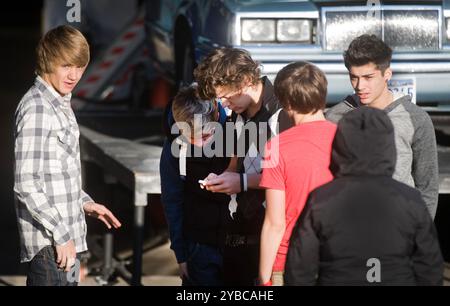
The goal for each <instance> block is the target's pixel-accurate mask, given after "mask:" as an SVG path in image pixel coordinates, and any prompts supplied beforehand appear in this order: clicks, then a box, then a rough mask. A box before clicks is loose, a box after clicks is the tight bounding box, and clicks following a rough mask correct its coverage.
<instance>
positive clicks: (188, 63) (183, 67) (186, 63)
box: [176, 43, 194, 89]
mask: <svg viewBox="0 0 450 306" xmlns="http://www.w3.org/2000/svg"><path fill="white" fill-rule="evenodd" d="M179 52H180V53H179V54H181V55H180V56H179V59H180V60H179V62H178V63H177V75H176V78H177V79H176V84H177V88H178V89H179V88H181V87H183V86H188V85H190V84H191V83H192V82H193V80H194V52H193V48H192V46H191V45H190V44H187V43H186V44H184V45H183V47H182V50H179Z"/></svg>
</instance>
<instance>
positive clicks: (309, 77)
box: [274, 62, 328, 114]
mask: <svg viewBox="0 0 450 306" xmlns="http://www.w3.org/2000/svg"><path fill="white" fill-rule="evenodd" d="M327 85H328V82H327V78H326V77H325V74H324V73H323V72H322V70H320V69H319V68H318V67H317V66H315V65H313V64H311V63H308V62H295V63H291V64H289V65H287V66H286V67H284V68H283V69H281V70H280V72H278V74H277V77H276V78H275V83H274V87H275V95H276V96H277V98H278V100H279V101H280V103H281V105H282V106H283V108H285V109H286V108H288V109H289V108H290V109H292V110H294V111H296V112H298V113H301V114H308V113H311V112H312V113H315V112H317V111H318V110H321V109H324V108H325V104H326V98H327Z"/></svg>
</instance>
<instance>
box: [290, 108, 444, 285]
mask: <svg viewBox="0 0 450 306" xmlns="http://www.w3.org/2000/svg"><path fill="white" fill-rule="evenodd" d="M395 156H396V150H395V142H394V129H393V126H392V123H391V121H390V120H389V118H388V117H387V115H386V114H385V113H384V112H383V111H380V110H377V109H373V108H368V107H362V108H358V109H356V110H354V111H352V112H350V113H348V114H347V115H345V116H344V117H343V119H342V120H341V121H340V122H339V125H338V130H337V134H336V138H335V140H334V143H333V153H332V164H331V166H330V167H331V169H332V171H333V174H334V175H335V179H334V180H333V181H332V182H330V183H328V184H326V185H323V186H321V187H319V188H317V189H316V190H315V191H313V192H312V193H311V194H310V197H309V200H308V203H307V205H306V207H305V209H304V211H303V213H302V215H301V216H300V218H299V220H298V222H297V225H296V227H295V229H294V231H293V233H292V237H291V242H290V246H289V251H288V256H287V262H286V270H285V271H286V274H285V283H286V285H314V284H317V285H371V284H374V285H380V284H381V285H441V284H442V281H443V279H442V277H443V259H442V255H441V251H440V247H439V242H438V238H437V234H436V230H435V228H434V225H433V222H432V220H431V218H430V215H429V214H428V212H427V208H426V206H425V202H424V201H423V199H422V197H421V195H420V192H419V191H418V190H416V189H413V188H411V187H409V186H407V185H405V184H403V183H400V182H398V181H396V180H394V179H392V178H391V176H392V173H393V172H394V169H395ZM378 277H379V278H378Z"/></svg>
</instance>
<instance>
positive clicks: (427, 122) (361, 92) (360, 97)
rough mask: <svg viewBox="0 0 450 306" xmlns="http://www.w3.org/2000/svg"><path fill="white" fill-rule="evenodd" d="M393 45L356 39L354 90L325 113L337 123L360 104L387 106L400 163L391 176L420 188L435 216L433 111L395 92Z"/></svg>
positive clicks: (351, 54) (351, 67)
mask: <svg viewBox="0 0 450 306" xmlns="http://www.w3.org/2000/svg"><path fill="white" fill-rule="evenodd" d="M391 57H392V50H391V48H389V46H387V45H386V44H385V43H384V42H383V41H382V40H380V39H379V38H377V37H376V36H375V35H362V36H360V37H358V38H356V39H354V40H353V41H352V42H351V43H350V45H349V47H348V50H347V51H345V52H344V62H345V66H346V67H347V69H348V71H349V76H350V82H351V84H352V87H353V88H354V90H355V94H354V95H351V96H348V97H347V98H346V99H345V101H343V102H341V103H339V104H337V105H336V106H334V107H332V108H331V109H329V110H328V111H327V112H326V114H325V116H326V117H327V119H328V120H331V121H333V122H338V121H339V120H340V119H341V117H342V116H343V115H344V114H345V113H348V112H350V111H352V110H354V109H356V108H358V107H361V106H368V107H374V108H378V109H381V110H383V111H384V112H385V113H386V114H387V115H388V116H389V118H390V119H391V120H392V123H393V125H394V131H395V145H396V149H397V163H396V167H395V171H394V174H393V178H394V179H396V180H398V181H400V182H403V183H405V184H407V185H409V186H412V187H416V188H417V189H419V191H420V192H421V194H422V196H423V199H424V201H425V204H426V205H427V208H428V211H429V212H430V215H431V217H432V218H434V216H435V215H436V209H437V204H438V195H439V183H438V175H439V173H438V162H437V149H436V137H435V133H434V127H433V123H432V122H431V119H430V116H429V115H428V114H427V113H426V112H425V111H424V110H423V109H421V108H420V107H418V106H417V105H415V104H412V103H411V97H410V96H409V95H401V94H395V93H392V92H391V91H390V90H389V88H388V85H387V83H388V81H389V79H390V78H391V77H392V70H391V68H390V67H389V66H390V61H391Z"/></svg>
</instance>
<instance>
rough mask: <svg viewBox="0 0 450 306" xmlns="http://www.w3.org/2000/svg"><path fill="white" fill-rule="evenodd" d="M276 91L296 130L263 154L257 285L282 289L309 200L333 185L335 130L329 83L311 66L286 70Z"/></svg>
mask: <svg viewBox="0 0 450 306" xmlns="http://www.w3.org/2000/svg"><path fill="white" fill-rule="evenodd" d="M274 86H275V95H276V96H277V98H278V99H279V101H280V103H281V104H282V106H283V108H284V109H285V110H286V111H287V113H288V114H289V116H290V117H291V118H292V119H293V120H294V121H295V126H294V127H292V128H290V129H288V130H286V131H284V132H283V133H281V134H280V135H278V136H276V137H274V138H272V139H271V141H270V142H269V143H267V145H266V149H265V157H264V163H263V168H264V169H263V174H262V178H261V182H260V187H262V188H266V205H267V206H266V215H265V219H264V225H263V229H262V234H261V257H260V265H259V278H260V279H259V281H260V282H261V284H272V281H273V284H274V285H275V284H277V285H282V284H283V272H284V265H285V262H286V254H287V251H288V246H289V239H290V236H291V232H292V229H293V227H294V225H295V223H296V221H297V219H298V217H299V215H300V213H301V211H302V209H303V207H304V205H305V203H306V200H307V198H308V195H309V193H310V192H311V191H312V190H313V189H315V188H317V187H319V186H321V185H323V184H325V183H327V182H329V181H331V180H332V179H333V176H332V174H331V172H330V170H329V165H330V158H331V145H332V142H333V139H334V135H335V133H336V125H335V124H333V123H331V122H329V121H326V120H325V117H324V115H323V109H324V108H325V102H326V95H327V80H326V77H325V75H324V73H323V72H322V71H321V70H320V69H319V68H317V67H316V66H314V65H313V64H310V63H307V62H296V63H292V64H289V65H288V66H286V67H284V68H283V69H282V70H281V71H280V72H279V73H278V75H277V77H276V79H275V85H274Z"/></svg>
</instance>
